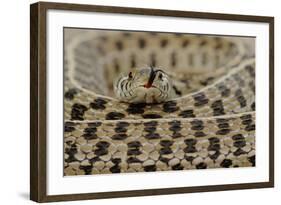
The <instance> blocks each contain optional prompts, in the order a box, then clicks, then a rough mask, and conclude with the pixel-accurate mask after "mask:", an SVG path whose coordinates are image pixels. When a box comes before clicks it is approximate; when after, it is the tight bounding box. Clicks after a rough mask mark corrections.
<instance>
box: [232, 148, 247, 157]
mask: <svg viewBox="0 0 281 205" xmlns="http://www.w3.org/2000/svg"><path fill="white" fill-rule="evenodd" d="M242 154H247V152H245V151H244V150H242V149H240V148H238V149H237V150H236V151H235V152H233V155H234V156H239V155H242Z"/></svg>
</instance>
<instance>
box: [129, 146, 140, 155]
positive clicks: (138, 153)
mask: <svg viewBox="0 0 281 205" xmlns="http://www.w3.org/2000/svg"><path fill="white" fill-rule="evenodd" d="M141 153H142V152H141V151H140V150H139V149H137V148H135V149H129V150H128V151H127V154H128V155H140V154H141Z"/></svg>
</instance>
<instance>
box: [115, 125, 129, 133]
mask: <svg viewBox="0 0 281 205" xmlns="http://www.w3.org/2000/svg"><path fill="white" fill-rule="evenodd" d="M114 130H115V132H116V133H125V132H127V128H125V127H118V126H117V127H115V128H114Z"/></svg>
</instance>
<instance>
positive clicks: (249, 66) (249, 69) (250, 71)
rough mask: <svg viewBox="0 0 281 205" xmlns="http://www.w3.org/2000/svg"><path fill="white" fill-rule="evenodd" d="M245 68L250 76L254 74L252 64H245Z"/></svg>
mask: <svg viewBox="0 0 281 205" xmlns="http://www.w3.org/2000/svg"><path fill="white" fill-rule="evenodd" d="M245 69H246V70H247V71H248V72H249V74H250V75H251V76H252V77H254V76H255V69H254V67H253V66H252V65H247V66H246V68H245Z"/></svg>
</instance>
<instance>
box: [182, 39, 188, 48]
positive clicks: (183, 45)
mask: <svg viewBox="0 0 281 205" xmlns="http://www.w3.org/2000/svg"><path fill="white" fill-rule="evenodd" d="M188 44H189V40H187V39H185V40H184V41H183V42H182V44H181V46H182V47H183V48H185V47H187V46H188Z"/></svg>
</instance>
